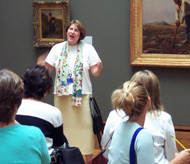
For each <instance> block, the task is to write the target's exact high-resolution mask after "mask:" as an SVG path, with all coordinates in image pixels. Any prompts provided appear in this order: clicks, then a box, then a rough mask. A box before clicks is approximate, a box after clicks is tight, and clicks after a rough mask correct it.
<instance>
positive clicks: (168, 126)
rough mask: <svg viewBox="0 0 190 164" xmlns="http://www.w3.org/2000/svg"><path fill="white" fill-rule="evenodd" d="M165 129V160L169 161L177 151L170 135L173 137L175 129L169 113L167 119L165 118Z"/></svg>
mask: <svg viewBox="0 0 190 164" xmlns="http://www.w3.org/2000/svg"><path fill="white" fill-rule="evenodd" d="M165 121H166V123H165V131H166V141H165V152H164V153H165V157H166V159H167V160H169V161H171V160H172V159H173V158H174V157H175V153H176V152H177V147H176V142H175V140H174V139H173V138H172V137H171V136H174V137H175V129H174V125H173V122H172V118H171V116H170V115H169V117H168V119H165Z"/></svg>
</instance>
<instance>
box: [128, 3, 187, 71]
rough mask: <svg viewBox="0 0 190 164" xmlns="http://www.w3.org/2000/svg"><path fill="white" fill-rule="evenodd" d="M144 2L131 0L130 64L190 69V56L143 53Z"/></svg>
mask: <svg viewBox="0 0 190 164" xmlns="http://www.w3.org/2000/svg"><path fill="white" fill-rule="evenodd" d="M142 13H143V0H130V63H131V65H132V66H155V67H183V68H189V67H190V55H179V54H150V53H147V54H145V53H142V48H143V47H142V43H143V41H142V27H143V19H142V18H143V14H142Z"/></svg>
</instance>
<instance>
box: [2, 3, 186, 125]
mask: <svg viewBox="0 0 190 164" xmlns="http://www.w3.org/2000/svg"><path fill="white" fill-rule="evenodd" d="M32 2H33V1H32V0H0V22H1V23H0V24H1V25H0V69H2V68H9V69H11V70H13V71H14V72H16V73H17V74H18V75H20V76H23V74H24V72H25V70H26V69H27V68H28V67H29V66H32V65H34V64H35V63H36V59H37V57H38V56H39V55H41V54H43V53H45V52H46V51H47V50H49V49H48V48H35V47H33V44H32V41H33V28H32V19H33V11H32V7H31V6H32ZM70 8H71V20H72V19H79V20H81V21H82V22H83V23H84V25H85V27H86V29H87V35H88V36H93V45H94V46H95V48H96V50H97V51H98V53H99V55H100V57H101V59H102V62H103V67H104V70H103V72H102V75H101V76H100V77H98V78H93V77H92V83H93V90H94V95H95V97H96V99H97V101H98V104H99V106H100V108H101V110H102V115H103V119H106V118H107V116H108V113H109V111H110V110H111V103H110V95H111V93H112V91H113V90H114V89H116V88H117V87H119V86H120V85H121V84H122V83H123V82H124V81H126V80H129V79H130V77H131V76H132V75H133V74H134V73H135V72H136V71H138V70H142V69H144V68H143V67H131V66H130V44H129V43H130V29H129V28H130V1H129V0H118V1H116V0H71V1H70ZM147 69H150V70H151V71H153V72H154V73H155V74H156V75H157V76H158V78H159V79H160V84H161V97H162V102H163V104H164V106H165V109H166V111H168V112H169V113H170V114H171V115H172V118H173V121H174V124H175V125H185V126H188V125H189V124H190V121H189V116H190V87H189V84H190V69H187V68H186V69H179V68H178V69H177V68H155V67H150V68H147ZM45 101H46V102H49V103H51V104H53V96H52V94H51V95H50V96H48V97H47V98H46V100H45Z"/></svg>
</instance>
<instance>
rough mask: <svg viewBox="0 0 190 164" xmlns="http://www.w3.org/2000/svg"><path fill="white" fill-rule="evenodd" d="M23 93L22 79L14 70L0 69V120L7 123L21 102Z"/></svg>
mask: <svg viewBox="0 0 190 164" xmlns="http://www.w3.org/2000/svg"><path fill="white" fill-rule="evenodd" d="M23 93H24V84H23V81H22V79H21V78H20V77H19V76H18V75H16V74H15V73H14V72H12V71H9V70H6V69H3V70H1V71H0V122H2V123H5V124H9V123H10V122H11V121H12V118H13V116H14V115H15V114H16V111H15V108H18V107H19V106H20V104H21V101H22V97H23Z"/></svg>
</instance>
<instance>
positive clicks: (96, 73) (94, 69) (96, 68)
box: [90, 62, 102, 77]
mask: <svg viewBox="0 0 190 164" xmlns="http://www.w3.org/2000/svg"><path fill="white" fill-rule="evenodd" d="M90 71H91V74H92V75H93V76H94V77H98V76H100V74H101V72H102V62H98V63H97V64H96V65H94V66H92V67H90Z"/></svg>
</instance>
